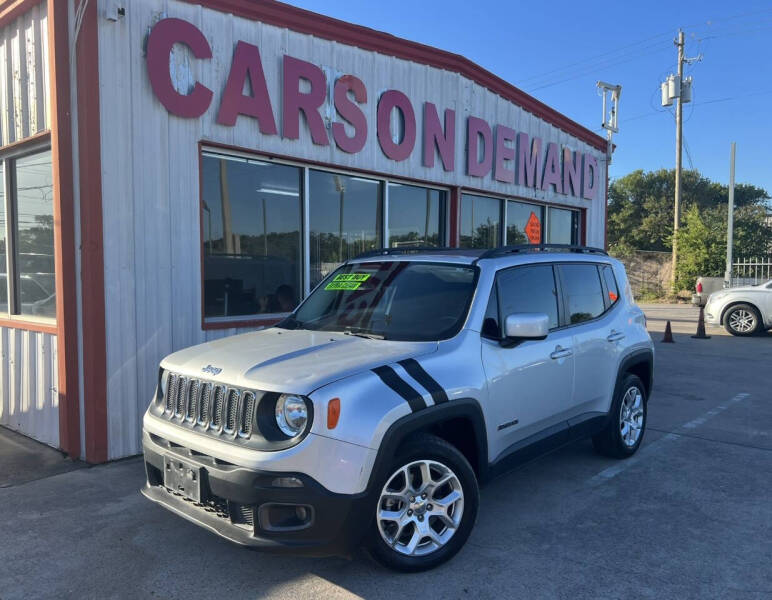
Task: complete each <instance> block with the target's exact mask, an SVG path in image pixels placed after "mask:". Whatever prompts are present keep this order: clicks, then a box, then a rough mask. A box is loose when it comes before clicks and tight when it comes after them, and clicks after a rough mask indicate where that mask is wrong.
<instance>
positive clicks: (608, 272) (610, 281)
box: [601, 265, 619, 306]
mask: <svg viewBox="0 0 772 600" xmlns="http://www.w3.org/2000/svg"><path fill="white" fill-rule="evenodd" d="M601 271H602V272H603V280H604V281H605V282H606V290H608V299H609V306H611V305H614V304H616V302H617V300H619V288H618V287H617V280H616V278H615V277H614V270H613V269H612V268H611V267H609V266H608V265H604V266H602V267H601Z"/></svg>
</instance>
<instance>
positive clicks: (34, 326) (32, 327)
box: [0, 229, 64, 448]
mask: <svg viewBox="0 0 772 600" xmlns="http://www.w3.org/2000/svg"><path fill="white" fill-rule="evenodd" d="M56 235H57V234H56V229H54V237H56ZM57 267H58V265H57ZM57 273H58V271H57ZM58 300H59V299H58V297H57V301H58ZM57 304H58V302H57ZM0 327H8V328H10V329H23V330H24V331H36V332H38V333H50V334H52V335H58V334H59V327H58V325H56V324H55V323H44V322H42V321H26V320H25V319H24V318H20V319H16V318H10V319H9V318H0ZM60 381H61V379H60ZM59 418H60V419H61V418H62V390H61V386H60V387H59ZM60 433H61V432H60ZM59 437H61V435H60V436H59ZM62 448H64V446H62Z"/></svg>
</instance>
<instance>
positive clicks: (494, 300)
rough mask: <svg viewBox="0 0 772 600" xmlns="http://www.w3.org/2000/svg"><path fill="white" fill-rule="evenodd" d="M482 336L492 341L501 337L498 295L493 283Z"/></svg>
mask: <svg viewBox="0 0 772 600" xmlns="http://www.w3.org/2000/svg"><path fill="white" fill-rule="evenodd" d="M482 335H483V336H484V337H487V338H493V339H498V338H500V337H501V329H500V328H499V294H498V290H497V288H496V284H495V283H494V284H493V289H492V290H491V297H490V299H489V300H488V308H486V309H485V319H484V320H483V326H482Z"/></svg>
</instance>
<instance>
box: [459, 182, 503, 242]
mask: <svg viewBox="0 0 772 600" xmlns="http://www.w3.org/2000/svg"><path fill="white" fill-rule="evenodd" d="M459 242H460V243H459V245H460V246H461V247H462V248H494V247H496V246H499V245H500V244H501V200H498V199H496V198H487V197H485V196H473V195H471V194H463V195H462V196H461V231H460V235H459Z"/></svg>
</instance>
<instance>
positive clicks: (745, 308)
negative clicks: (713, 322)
mask: <svg viewBox="0 0 772 600" xmlns="http://www.w3.org/2000/svg"><path fill="white" fill-rule="evenodd" d="M760 321H761V319H760V318H759V314H758V312H756V309H754V308H753V307H752V306H750V305H748V304H737V305H735V306H733V307H732V308H730V309H729V311H728V312H727V313H726V316H725V317H724V324H725V325H726V330H727V331H728V332H729V333H731V334H732V335H753V334H754V333H756V330H757V329H758V328H759V323H760Z"/></svg>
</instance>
